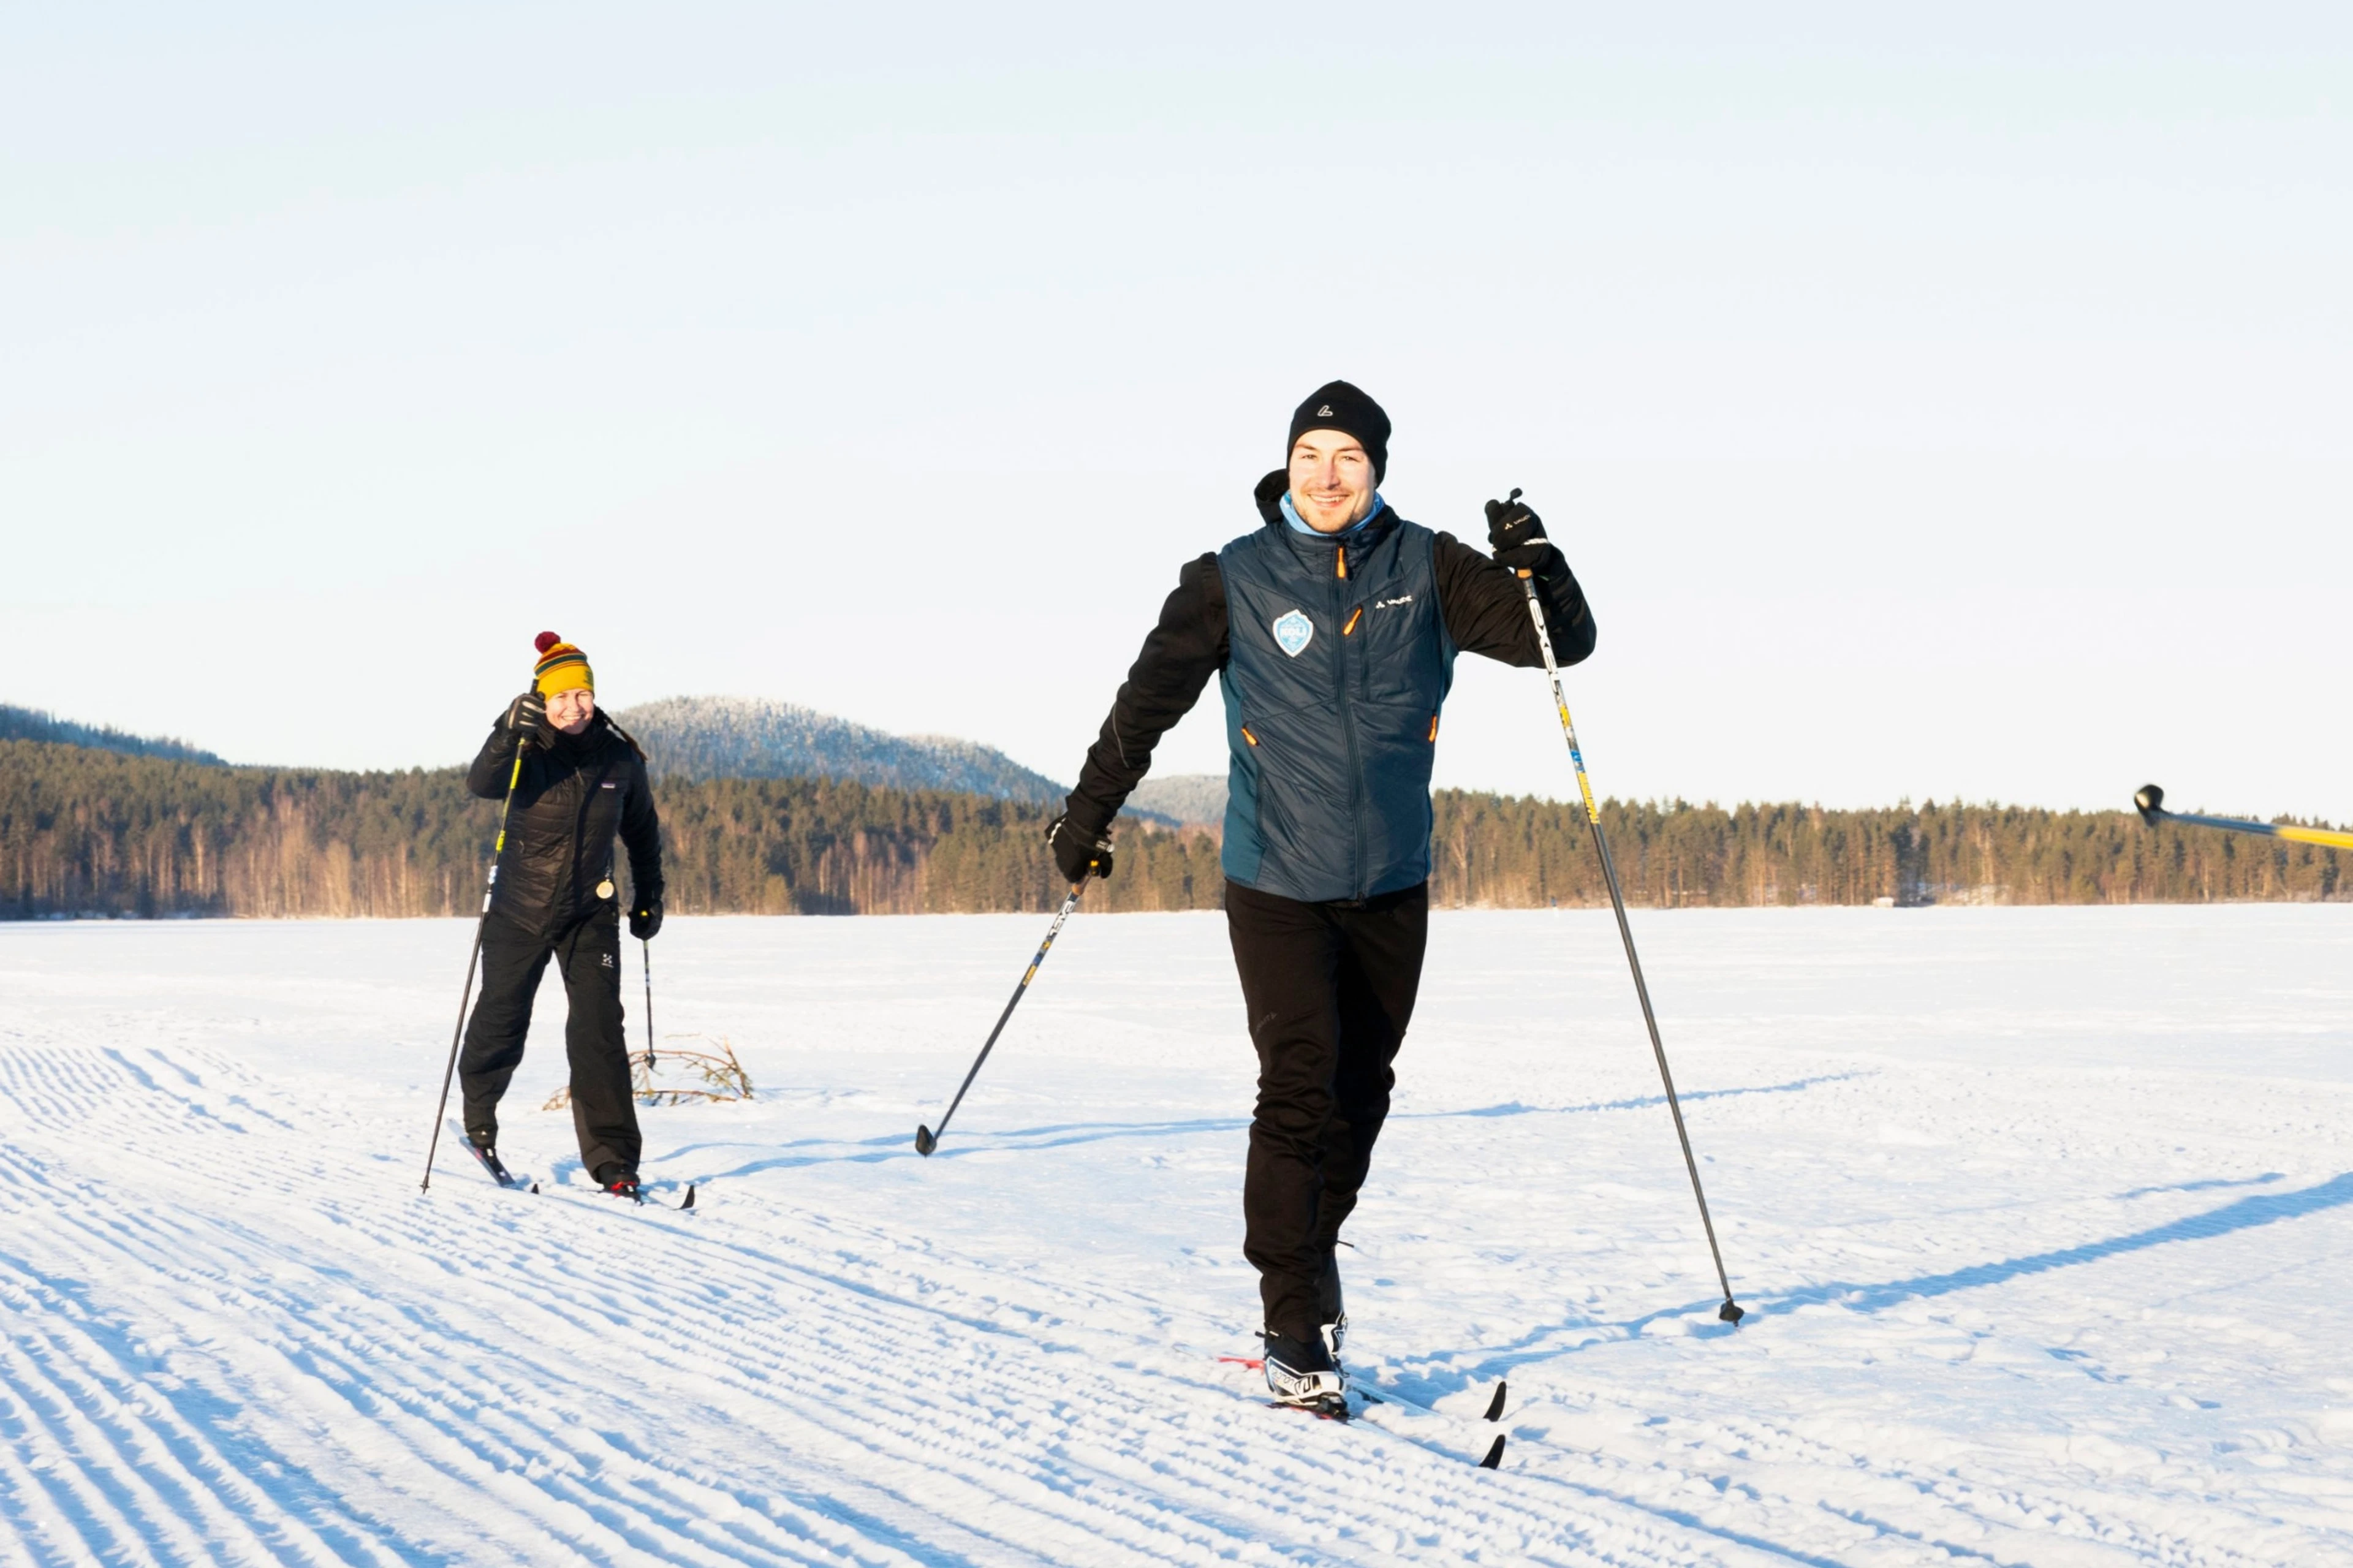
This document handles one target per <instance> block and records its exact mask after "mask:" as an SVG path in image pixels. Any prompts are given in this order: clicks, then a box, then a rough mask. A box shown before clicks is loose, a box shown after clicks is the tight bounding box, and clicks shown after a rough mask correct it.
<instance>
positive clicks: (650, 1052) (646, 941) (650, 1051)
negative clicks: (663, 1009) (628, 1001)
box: [638, 936, 654, 1081]
mask: <svg viewBox="0 0 2353 1568" xmlns="http://www.w3.org/2000/svg"><path fill="white" fill-rule="evenodd" d="M638 947H639V948H641V949H643V950H644V952H645V961H644V963H642V964H641V965H639V967H640V968H642V969H644V971H645V972H646V1077H647V1079H648V1080H649V1081H651V1079H652V1077H653V1070H654V939H653V938H651V937H649V936H641V937H639V938H638Z"/></svg>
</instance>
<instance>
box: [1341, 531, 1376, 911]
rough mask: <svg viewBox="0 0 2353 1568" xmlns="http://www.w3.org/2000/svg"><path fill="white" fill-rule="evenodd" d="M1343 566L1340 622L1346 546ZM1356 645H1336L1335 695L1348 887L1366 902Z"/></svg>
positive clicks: (1343, 642)
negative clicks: (1353, 696) (1344, 776)
mask: <svg viewBox="0 0 2353 1568" xmlns="http://www.w3.org/2000/svg"><path fill="white" fill-rule="evenodd" d="M1333 554H1334V555H1335V557H1336V558H1337V559H1338V561H1339V567H1338V570H1337V572H1336V574H1335V576H1334V578H1333V581H1332V618H1333V619H1334V620H1335V621H1336V620H1338V619H1339V618H1340V615H1341V612H1342V611H1343V610H1344V609H1345V608H1346V606H1347V588H1346V587H1345V584H1346V583H1347V581H1348V547H1347V546H1346V545H1345V544H1343V545H1341V546H1340V547H1339V548H1338V549H1336V550H1335V551H1334V552H1333ZM1353 646H1354V645H1353V644H1352V643H1351V642H1350V641H1349V640H1348V638H1347V637H1346V635H1345V633H1344V634H1343V635H1342V636H1340V637H1336V638H1335V639H1334V640H1333V644H1332V695H1333V699H1334V700H1335V701H1336V702H1338V703H1339V705H1340V733H1341V735H1342V736H1343V737H1344V738H1345V740H1346V742H1347V745H1348V842H1349V848H1350V856H1349V862H1348V885H1349V886H1350V887H1351V888H1354V889H1356V898H1357V899H1358V900H1363V899H1364V898H1365V897H1366V892H1365V867H1366V863H1367V861H1368V860H1369V859H1370V852H1369V851H1368V849H1367V848H1366V844H1365V763H1364V758H1363V757H1362V755H1361V754H1360V753H1359V751H1358V748H1357V745H1356V704H1355V703H1354V702H1353V701H1352V700H1350V695H1349V691H1348V649H1349V648H1350V647H1353Z"/></svg>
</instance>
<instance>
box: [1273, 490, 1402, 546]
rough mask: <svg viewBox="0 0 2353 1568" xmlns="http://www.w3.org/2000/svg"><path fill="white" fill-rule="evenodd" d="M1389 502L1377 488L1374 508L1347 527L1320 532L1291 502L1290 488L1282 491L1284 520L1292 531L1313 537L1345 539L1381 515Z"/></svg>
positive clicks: (1374, 495)
mask: <svg viewBox="0 0 2353 1568" xmlns="http://www.w3.org/2000/svg"><path fill="white" fill-rule="evenodd" d="M1387 505H1388V502H1387V501H1385V500H1381V493H1380V491H1378V490H1375V491H1374V492H1373V510H1370V511H1368V512H1366V514H1365V515H1364V516H1362V517H1360V518H1358V519H1357V520H1356V521H1354V522H1352V523H1350V524H1349V525H1348V526H1347V527H1345V528H1344V529H1342V530H1341V531H1339V532H1337V533H1319V532H1317V531H1315V530H1314V529H1313V528H1310V527H1308V526H1307V520H1306V519H1305V518H1303V517H1301V516H1300V515H1299V509H1298V508H1297V507H1295V506H1293V505H1292V504H1291V492H1290V491H1289V490H1285V491H1283V492H1282V521H1285V522H1287V523H1289V524H1291V531H1293V533H1303V534H1306V535H1307V536H1308V537H1310V538H1312V539H1345V538H1347V537H1348V535H1350V534H1352V533H1354V532H1356V531H1357V530H1358V529H1361V528H1363V527H1364V526H1365V525H1366V523H1368V522H1370V521H1373V519H1375V518H1377V517H1378V516H1380V515H1381V508H1383V507H1384V506H1387Z"/></svg>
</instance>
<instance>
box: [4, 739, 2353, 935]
mask: <svg viewBox="0 0 2353 1568" xmlns="http://www.w3.org/2000/svg"><path fill="white" fill-rule="evenodd" d="M658 795H659V805H660V808H661V815H662V827H663V838H664V844H665V856H666V863H667V866H668V874H669V878H670V909H671V910H674V911H677V912H681V913H763V914H792V913H800V914H856V913H913V912H920V911H935V912H963V911H977V910H1042V909H1047V908H1050V907H1051V905H1052V903H1053V902H1054V901H1055V900H1058V899H1059V898H1060V889H1059V888H1058V886H1057V885H1056V879H1055V876H1054V872H1053V868H1052V867H1051V865H1050V862H1049V860H1048V858H1047V854H1046V848H1045V843H1044V837H1043V836H1044V831H1045V826H1046V823H1047V822H1048V821H1049V820H1050V818H1051V816H1052V815H1053V813H1052V810H1051V808H1050V807H1047V806H1042V805H1029V804H1026V803H1023V802H1018V801H1008V800H998V799H992V798H988V797H986V796H980V795H957V794H951V793H946V792H939V791H924V790H899V789H884V788H879V787H875V786H871V785H867V784H855V783H849V782H846V781H840V780H833V779H814V778H802V779H712V780H702V781H698V782H691V783H681V782H672V783H670V784H666V785H664V786H662V787H661V788H660V789H659V792H658ZM1435 804H1436V819H1437V832H1436V836H1435V850H1436V854H1435V861H1436V863H1435V866H1434V868H1433V873H1432V892H1433V894H1434V896H1435V898H1436V900H1437V901H1438V902H1439V903H1440V904H1441V905H1448V906H1461V905H1479V906H1487V907H1495V908H1543V907H1546V906H1551V905H1560V906H1578V905H1592V904H1599V903H1601V902H1603V901H1605V900H1606V893H1605V891H1604V889H1603V887H1602V883H1601V876H1600V870H1599V866H1598V864H1597V863H1596V861H1595V858H1594V855H1593V849H1592V846H1591V844H1590V843H1589V841H1588V837H1587V835H1586V828H1585V822H1584V818H1583V816H1582V814H1581V813H1580V812H1579V811H1578V809H1577V807H1576V806H1575V805H1568V804H1563V803H1559V802H1554V801H1545V800H1535V799H1530V798H1525V797H1507V796H1499V795H1484V794H1473V793H1468V792H1463V791H1458V790H1444V791H1440V792H1439V794H1438V795H1437V796H1436V797H1435ZM497 813H498V807H497V805H496V803H494V802H487V801H480V800H476V799H474V798H472V797H471V796H470V795H467V794H466V793H465V787H464V784H463V783H462V777H461V774H460V773H459V770H457V769H455V768H443V769H434V770H424V769H412V770H409V771H407V772H405V773H337V772H331V771H325V770H313V769H292V768H245V767H222V766H218V765H207V764H202V763H189V762H179V761H173V760H169V759H165V758H158V757H142V756H134V755H126V754H123V753H121V752H111V751H103V750H98V749H94V748H91V747H88V746H78V745H61V744H52V743H47V742H33V741H0V917H6V918H17V919H22V918H38V917H42V916H67V915H86V914H122V915H147V916H165V915H181V914H188V915H289V916H290V915H326V916H346V915H368V916H407V915H449V914H465V913H471V912H472V911H473V910H475V909H476V908H477V907H479V904H480V898H481V887H482V874H483V869H484V867H485V864H486V858H487V856H488V853H489V847H490V841H491V835H492V833H493V832H494V830H495V823H496V818H497ZM1602 821H1603V826H1604V827H1605V829H1606V830H1607V831H1608V833H1609V841H1610V846H1611V847H1612V849H1613V851H1614V852H1615V854H1616V856H1617V860H1618V868H1619V873H1620V877H1621V879H1623V881H1624V883H1625V887H1626V892H1627V896H1628V898H1629V899H1630V900H1632V901H1633V902H1635V903H1638V904H1646V905H1667V906H1704V905H1756V904H1803V903H1821V904H1863V903H1870V902H1872V901H1873V900H1894V902H1897V903H1899V904H1907V905H1909V904H1927V903H1951V902H1967V903H2140V902H2162V901H2185V902H2204V901H2215V900H2323V899H2338V898H2353V886H2348V885H2343V884H2340V881H2339V879H2338V858H2337V855H2336V854H2335V853H2334V852H2332V851H2330V850H2327V849H2323V848H2318V847H2313V846H2309V845H2299V844H2290V843H2285V842H2283V841H2280V840H2275V839H2264V838H2252V837H2242V836H2240V835H2236V834H2225V833H2216V832H2212V831H2209V830H2202V829H2196V828H2182V827H2169V828H2165V829H2161V830H2158V831H2151V830H2150V829H2149V828H2147V827H2146V826H2143V825H2142V824H2141V822H2140V821H2139V819H2138V818H2137V817H2136V816H2134V815H2133V814H2132V813H2130V812H2128V811H2118V812H2072V811H2070V812H2054V811H2046V810H2041V809H2037V808H2033V807H2027V806H2002V805H1966V804H1960V803H1952V804H1942V805H1940V804H1936V803H1931V804H1928V805H1922V806H1919V807H1916V808H1915V807H1912V806H1893V807H1887V808H1884V809H1878V810H1866V811H1831V810H1824V809H1822V808H1820V807H1817V806H1806V805H1741V806H1737V807H1735V808H1732V809H1730V810H1724V809H1721V808H1718V807H1716V806H1714V805H1688V804H1686V803H1683V802H1680V801H1677V802H1671V803H1664V804H1661V803H1655V802H1620V801H1609V802H1605V803H1604V805H1603V807H1602ZM1118 849H1119V862H1118V874H1117V875H1116V876H1114V877H1113V879H1112V880H1111V881H1110V882H1109V883H1108V884H1105V885H1103V886H1102V887H1099V888H1096V889H1092V890H1091V891H1090V892H1089V894H1088V904H1089V907H1090V908H1095V909H1103V910H1187V909H1214V908H1216V907H1217V906H1218V903H1219V897H1220V894H1221V891H1222V887H1223V882H1222V879H1221V878H1220V877H1219V871H1218V844H1217V838H1216V836H1215V835H1214V834H1212V833H1208V832H1205V831H1201V830H1198V829H1194V830H1187V831H1166V830H1157V829H1150V828H1145V827H1144V826H1139V825H1133V824H1130V825H1124V826H1123V828H1122V830H1121V832H1120V834H1119V846H1118Z"/></svg>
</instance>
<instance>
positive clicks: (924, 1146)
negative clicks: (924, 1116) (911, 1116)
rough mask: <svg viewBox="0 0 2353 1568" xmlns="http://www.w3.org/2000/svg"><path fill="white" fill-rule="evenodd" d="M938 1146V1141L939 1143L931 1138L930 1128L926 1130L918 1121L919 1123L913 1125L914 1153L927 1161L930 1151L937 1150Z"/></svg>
mask: <svg viewBox="0 0 2353 1568" xmlns="http://www.w3.org/2000/svg"><path fill="white" fill-rule="evenodd" d="M939 1146H940V1141H939V1140H938V1139H936V1138H934V1137H933V1136H932V1130H931V1129H930V1128H928V1127H926V1126H924V1125H923V1123H922V1122H920V1121H919V1122H917V1123H915V1152H916V1153H918V1154H921V1155H923V1156H924V1157H925V1158H927V1159H928V1158H929V1157H930V1155H931V1152H932V1151H933V1150H934V1149H936V1148H938V1147H939Z"/></svg>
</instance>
